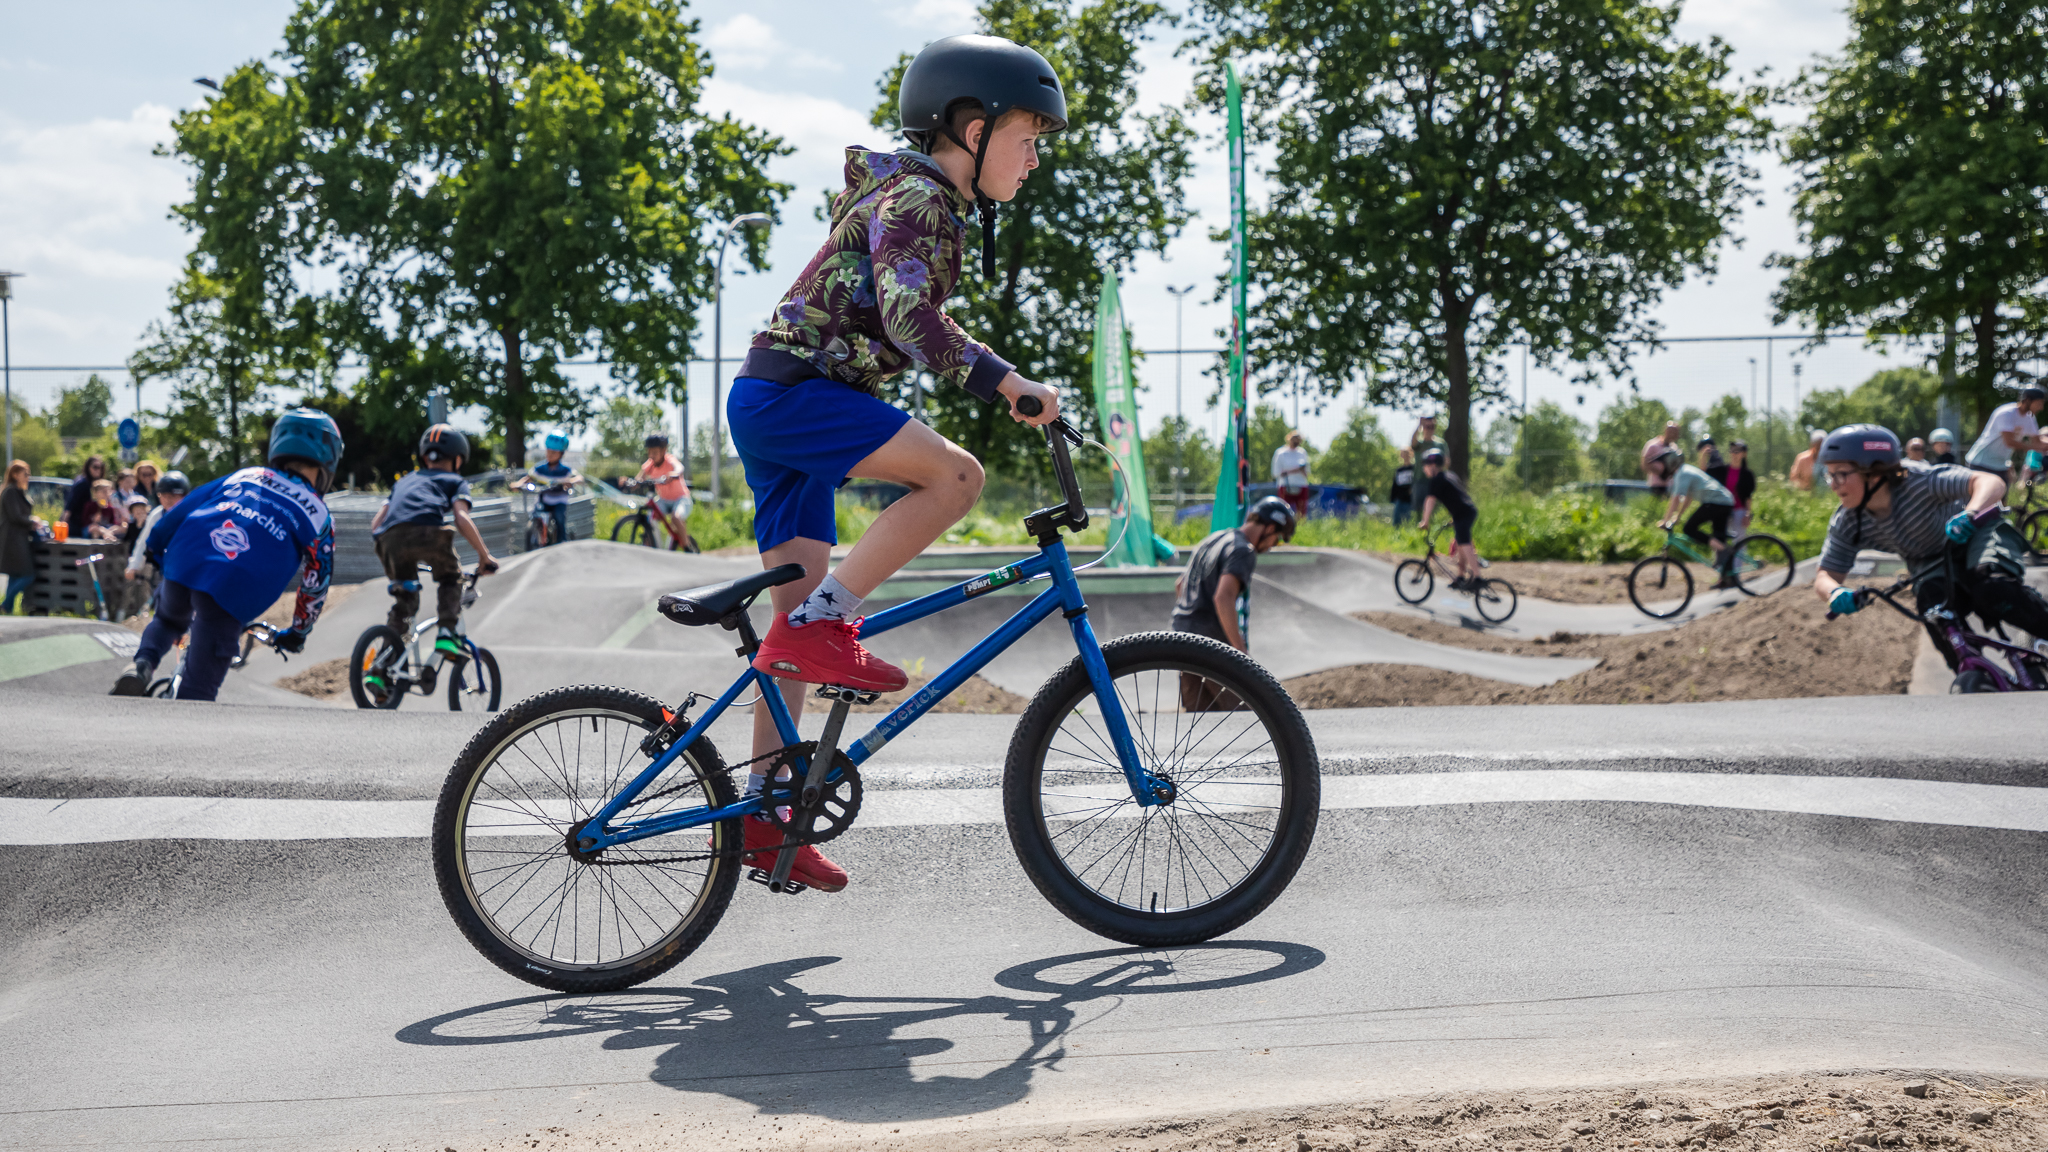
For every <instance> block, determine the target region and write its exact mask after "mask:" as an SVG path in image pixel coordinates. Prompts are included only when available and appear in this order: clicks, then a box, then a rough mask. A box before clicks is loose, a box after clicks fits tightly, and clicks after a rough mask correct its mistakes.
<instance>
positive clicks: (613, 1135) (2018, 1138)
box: [418, 1073, 2048, 1152]
mask: <svg viewBox="0 0 2048 1152" xmlns="http://www.w3.org/2000/svg"><path fill="white" fill-rule="evenodd" d="M433 1146H434V1145H426V1144H422V1145H419V1146H418V1147H422V1148H426V1147H433ZM600 1146H609V1147H632V1148H644V1149H656V1148H659V1149H672V1148H673V1149H698V1148H704V1149H711V1148H717V1149H720V1150H721V1152H728V1150H729V1152H750V1150H753V1149H762V1150H768V1149H773V1150H775V1152H791V1150H795V1149H821V1150H822V1149H854V1148H860V1149H870V1150H873V1152H896V1150H902V1152H936V1150H940V1149H943V1150H946V1152H980V1150H982V1149H1002V1150H1004V1152H1054V1150H1058V1152H1237V1150H1239V1149H1242V1150H1244V1152H1480V1150H1497V1152H1633V1150H1635V1149H1647V1148H1712V1149H1722V1150H1726V1152H1738V1150H1739V1152H1751V1150H1754V1152H1859V1150H1860V1149H1863V1148H1871V1149H1885V1148H1938V1149H1943V1150H1944V1152H1977V1150H1981V1152H2022V1150H2037V1149H2041V1148H2043V1147H2048V1091H2044V1088H2043V1085H2042V1083H2041V1082H2039V1081H2033V1080H2027V1081H2019V1080H2011V1079H2004V1078H1992V1077H1982V1076H1969V1075H1939V1074H1901V1073H1850V1074H1841V1073H1830V1074H1818V1075H1807V1076H1779V1077H1759V1078H1753V1079H1750V1078H1745V1079H1729V1080H1711V1081H1673V1082H1665V1083H1657V1084H1647V1085H1631V1086H1626V1087H1616V1088H1574V1089H1563V1090H1554V1091H1544V1090H1530V1091H1517V1092H1441V1093H1436V1094H1432V1095H1429V1096H1422V1097H1415V1098H1408V1099H1394V1100H1378V1101H1370V1102H1360V1103H1354V1104H1335V1105H1325V1106H1321V1107H1315V1108H1290V1109H1273V1110H1267V1111H1259V1112H1236V1113H1225V1114H1221V1115H1214V1116H1168V1117H1162V1118H1158V1119H1154V1120H1150V1121H1146V1122H1143V1123H1123V1124H1113V1125H1099V1124H1098V1125H1090V1124H1066V1125H1059V1124H1054V1125H1034V1126H1031V1127H1028V1128H1026V1127H1004V1128H999V1129H983V1130H976V1129H974V1128H972V1127H970V1128H967V1129H966V1130H962V1128H961V1125H960V1123H959V1121H958V1120H951V1121H940V1122H932V1121H927V1122H922V1123H916V1122H906V1123H904V1124H902V1125H900V1126H888V1125H886V1124H870V1125H863V1126H859V1127H858V1128H855V1126H853V1125H848V1124H834V1123H829V1122H824V1121H819V1120H815V1119H812V1118H809V1117H802V1116H792V1115H787V1114H782V1115H773V1116H770V1115H762V1116H759V1117H755V1118H754V1119H753V1121H752V1122H751V1123H742V1124H722V1123H715V1122H703V1121H692V1120H690V1119H688V1118H687V1114H685V1116H684V1117H680V1118H672V1119H666V1122H664V1119H663V1118H656V1117H649V1118H646V1119H643V1120H617V1121H615V1122H614V1123H613V1124H610V1125H602V1126H599V1125H592V1126H591V1127H589V1128H585V1129H583V1130H580V1131H579V1130H571V1129H568V1128H550V1129H542V1130H539V1131H534V1132H527V1133H522V1134H520V1135H519V1136H518V1137H516V1138H514V1139H509V1140H502V1141H497V1142H493V1143H490V1144H486V1145H484V1146H483V1147H485V1148H487V1149H491V1150H509V1149H514V1148H528V1149H582V1148H597V1147H600ZM463 1147H464V1152H469V1149H470V1148H471V1147H473V1146H470V1145H465V1146H463Z"/></svg>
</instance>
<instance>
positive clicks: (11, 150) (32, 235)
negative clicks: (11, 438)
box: [0, 104, 185, 280]
mask: <svg viewBox="0 0 2048 1152" xmlns="http://www.w3.org/2000/svg"><path fill="white" fill-rule="evenodd" d="M170 122H171V110H170V109H168V108H164V107H160V106H158V105H154V104H145V105H143V106H142V107H140V108H137V109H136V110H135V111H134V113H133V114H131V115H130V116H129V118H128V119H126V120H93V121H89V122H87V123H84V124H66V125H60V126H54V127H49V128H41V129H34V130H24V129H17V128H0V204H5V205H6V209H5V212H6V215H5V217H4V220H5V224H6V229H5V230H6V232H7V234H8V236H9V247H8V250H7V251H6V252H5V253H4V256H0V259H5V260H6V261H9V262H12V263H14V264H16V265H18V266H19V267H20V270H24V271H28V272H30V273H32V274H33V273H34V272H36V271H37V270H38V269H41V270H43V271H44V272H46V274H48V275H52V276H77V277H83V278H88V279H96V280H157V279H161V278H162V277H163V276H164V274H165V271H164V270H165V268H166V265H165V262H164V259H163V257H162V256H161V255H159V254H151V253H145V252H138V251H136V249H135V248H134V247H133V246H132V245H131V244H129V243H127V242H126V241H127V240H128V239H130V237H128V236H127V233H128V232H129V231H130V230H131V229H134V228H137V227H138V226H141V227H148V226H152V225H155V224H156V223H158V222H159V221H161V220H162V219H163V215H164V211H165V209H166V207H167V206H168V205H170V204H172V203H174V202H176V201H178V200H181V199H183V198H184V194H185V184H184V176H183V174H182V173H181V172H180V171H179V170H178V166H177V165H176V164H174V163H172V162H170V161H167V160H163V159H159V158H157V157H155V156H153V155H151V151H152V149H154V148H155V147H156V145H157V144H158V143H159V142H161V141H164V140H167V139H169V138H170V135H171V127H170Z"/></svg>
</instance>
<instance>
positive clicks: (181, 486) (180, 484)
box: [156, 472, 192, 496]
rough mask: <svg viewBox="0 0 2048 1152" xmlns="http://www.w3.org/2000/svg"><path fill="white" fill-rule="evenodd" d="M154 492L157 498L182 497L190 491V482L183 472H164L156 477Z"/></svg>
mask: <svg viewBox="0 0 2048 1152" xmlns="http://www.w3.org/2000/svg"><path fill="white" fill-rule="evenodd" d="M156 491H157V495H159V496H162V495H166V494H168V495H171V496H183V495H184V494H186V493H187V492H190V491H192V481H190V480H187V479H186V478H185V474H184V473H183V472H166V473H164V474H163V475H162V476H159V477H157V481H156Z"/></svg>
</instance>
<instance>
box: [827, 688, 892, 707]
mask: <svg viewBox="0 0 2048 1152" xmlns="http://www.w3.org/2000/svg"><path fill="white" fill-rule="evenodd" d="M817 695H818V699H820V700H835V701H843V702H845V703H847V704H873V703H874V702H875V701H877V700H879V699H881V698H882V694H881V693H880V692H873V691H870V690H868V689H866V688H848V687H846V686H845V685H843V684H820V685H818V692H817Z"/></svg>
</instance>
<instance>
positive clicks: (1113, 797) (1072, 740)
mask: <svg viewBox="0 0 2048 1152" xmlns="http://www.w3.org/2000/svg"><path fill="white" fill-rule="evenodd" d="M1205 671H1208V670H1206V669H1200V668H1193V669H1190V668H1189V667H1188V666H1187V665H1185V664H1183V663H1182V662H1179V661H1175V660H1172V659H1170V658H1169V659H1164V660H1145V661H1142V662H1138V663H1132V664H1126V665H1123V666H1121V667H1116V668H1113V670H1112V674H1113V675H1114V676H1115V684H1116V692H1117V696H1118V698H1119V699H1120V700H1121V701H1122V703H1123V708H1124V715H1125V717H1126V719H1127V722H1128V724H1129V726H1130V729H1131V737H1132V739H1133V740H1134V741H1135V742H1136V744H1137V748H1138V755H1139V758H1140V760H1141V761H1142V762H1143V763H1144V764H1145V766H1146V769H1147V770H1148V771H1150V772H1153V773H1155V774H1157V775H1162V776H1165V777H1167V778H1169V779H1171V780H1172V781H1173V786H1174V790H1175V797H1174V800H1173V802H1172V803H1170V804H1164V805H1158V806H1155V807H1151V808H1143V807H1140V806H1139V805H1138V802H1137V801H1136V800H1135V799H1134V798H1132V796H1131V792H1130V787H1129V785H1128V784H1127V783H1126V782H1125V779H1124V774H1123V769H1122V768H1121V767H1120V766H1119V763H1118V759H1117V756H1116V753H1115V752H1114V750H1113V749H1112V748H1111V745H1110V739H1109V734H1108V731H1107V729H1106V728H1105V727H1104V726H1103V723H1102V719H1101V713H1100V709H1099V707H1098V705H1097V704H1096V701H1095V698H1094V695H1093V694H1092V692H1090V691H1088V690H1086V689H1085V688H1083V689H1082V690H1081V691H1080V692H1079V693H1078V694H1077V696H1076V697H1075V698H1072V699H1070V700H1069V701H1068V702H1067V703H1066V704H1065V705H1064V707H1063V708H1061V709H1060V717H1059V719H1058V721H1057V722H1056V723H1055V724H1054V725H1053V727H1052V730H1051V733H1050V736H1049V737H1048V738H1047V740H1046V743H1045V744H1044V749H1045V750H1044V753H1043V756H1042V758H1041V759H1040V761H1039V764H1038V771H1037V777H1036V782H1035V783H1036V788H1035V796H1034V797H1033V799H1034V800H1035V806H1036V809H1037V812H1038V814H1039V822H1040V824H1041V825H1042V827H1043V828H1044V837H1045V843H1046V844H1047V846H1048V847H1049V848H1050V850H1051V853H1052V855H1053V857H1054V858H1055V860H1056V861H1057V863H1058V864H1059V866H1060V867H1061V868H1062V869H1063V870H1064V871H1065V873H1066V874H1067V875H1068V876H1070V877H1071V878H1072V879H1073V880H1074V881H1076V882H1078V883H1079V884H1080V886H1081V887H1082V888H1084V889H1086V890H1087V891H1088V892H1090V893H1092V894H1093V895H1094V896H1095V897H1097V898H1098V899H1100V900H1101V901H1103V902H1104V903H1106V904H1108V905H1111V906H1114V908H1116V909H1119V910H1122V911H1124V912H1126V913H1136V914H1139V915H1142V916H1145V917H1148V918H1158V917H1171V916H1174V915H1176V914H1186V913H1192V912H1198V911H1200V910H1202V909H1205V908H1208V907H1210V906H1214V905H1219V904H1223V903H1226V902H1228V901H1230V899H1231V898H1232V897H1233V896H1234V895H1236V894H1237V893H1238V892H1239V890H1240V889H1242V888H1244V887H1245V886H1246V885H1248V884H1249V883H1251V882H1253V881H1255V880H1257V879H1259V878H1261V876H1262V875H1263V874H1264V873H1265V872H1266V870H1267V869H1268V867H1269V865H1270V862H1271V861H1272V860H1273V859H1274V858H1275V857H1276V856H1277V855H1279V854H1280V853H1281V850H1282V847H1283V845H1282V840H1283V836H1284V835H1285V834H1286V833H1287V832H1288V831H1289V827H1288V824H1289V817H1290V816H1291V815H1292V814H1293V811H1294V809H1295V808H1296V807H1297V806H1298V805H1299V804H1301V803H1302V800H1303V797H1302V795H1301V793H1302V791H1303V789H1302V787H1301V784H1300V781H1299V778H1298V774H1297V772H1296V771H1295V770H1292V769H1293V766H1291V765H1289V764H1288V763H1287V762H1286V757H1283V755H1282V749H1281V743H1282V742H1283V740H1284V739H1285V734H1284V733H1283V732H1281V731H1280V729H1281V727H1282V724H1283V723H1284V721H1282V719H1281V718H1280V717H1278V716H1273V715H1268V713H1269V712H1270V710H1271V707H1272V706H1271V704H1270V703H1269V702H1267V701H1263V700H1255V702H1254V703H1253V704H1252V706H1251V707H1245V703H1246V701H1245V699H1244V697H1243V696H1240V695H1239V694H1238V693H1235V692H1232V691H1231V690H1230V689H1229V688H1228V687H1226V686H1225V685H1224V684H1222V683H1220V682H1218V681H1217V680H1215V679H1211V678H1209V677H1207V676H1205V675H1203V673H1204V672H1205ZM1184 673H1185V675H1184ZM1242 687H1247V688H1249V685H1245V686H1242ZM1245 695H1248V696H1253V697H1256V696H1258V695H1259V694H1258V693H1256V692H1251V691H1247V692H1246V693H1245ZM1205 709H1206V710H1205ZM1225 709H1233V710H1225ZM1283 883H1284V881H1283Z"/></svg>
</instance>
